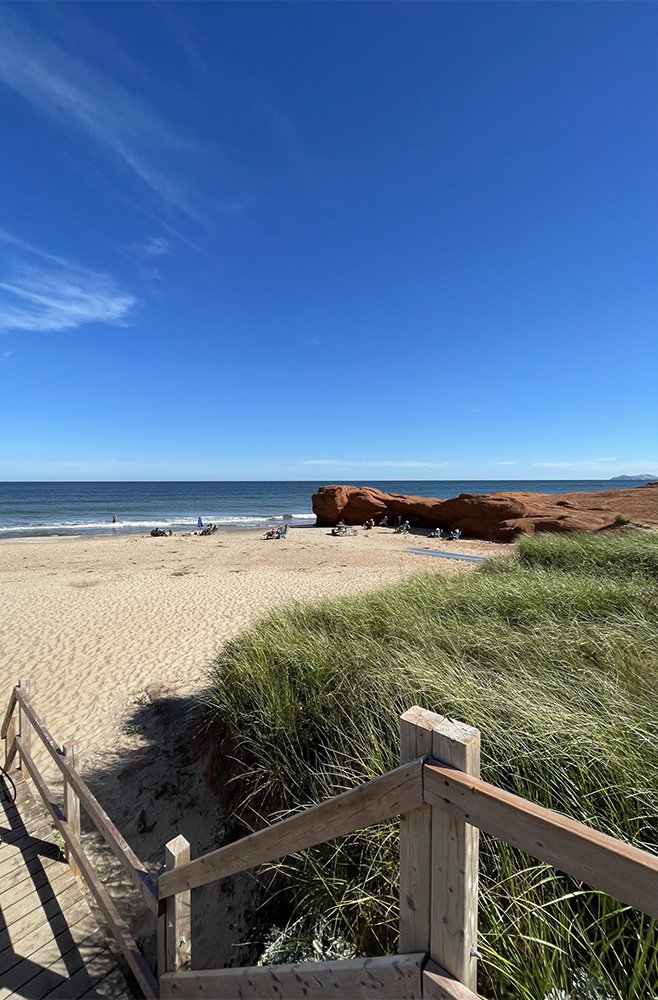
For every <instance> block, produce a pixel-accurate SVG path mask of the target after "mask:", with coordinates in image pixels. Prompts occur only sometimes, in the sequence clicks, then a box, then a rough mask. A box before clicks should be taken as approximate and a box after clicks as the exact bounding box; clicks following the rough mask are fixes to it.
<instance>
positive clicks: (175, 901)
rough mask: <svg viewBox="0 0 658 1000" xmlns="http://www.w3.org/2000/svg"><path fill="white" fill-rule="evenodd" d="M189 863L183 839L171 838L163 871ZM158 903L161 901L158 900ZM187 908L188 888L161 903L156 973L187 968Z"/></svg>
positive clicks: (179, 837) (189, 948)
mask: <svg viewBox="0 0 658 1000" xmlns="http://www.w3.org/2000/svg"><path fill="white" fill-rule="evenodd" d="M189 860H190V845H189V843H188V842H187V840H186V839H185V837H181V836H178V837H174V839H173V840H170V841H169V843H168V844H167V845H166V847H165V869H166V871H168V872H170V871H173V870H174V869H175V868H180V867H181V866H182V865H186V864H187V863H188V862H189ZM161 902H162V901H161ZM191 907H192V893H191V892H190V890H189V889H187V890H186V891H185V892H179V893H177V894H176V895H175V896H169V898H168V899H165V900H164V907H162V913H161V915H159V916H158V924H157V954H158V974H159V975H162V974H163V973H164V972H179V971H181V970H182V969H189V968H190V967H191V934H192V924H191Z"/></svg>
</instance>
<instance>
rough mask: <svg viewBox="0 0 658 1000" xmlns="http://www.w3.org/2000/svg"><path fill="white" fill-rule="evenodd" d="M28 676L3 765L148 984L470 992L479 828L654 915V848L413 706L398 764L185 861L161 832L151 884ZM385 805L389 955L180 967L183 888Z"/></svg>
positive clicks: (170, 993) (292, 991) (186, 936)
mask: <svg viewBox="0 0 658 1000" xmlns="http://www.w3.org/2000/svg"><path fill="white" fill-rule="evenodd" d="M28 690H29V689H28V688H27V687H26V682H21V685H20V686H19V687H18V688H15V689H14V692H13V694H12V698H11V700H10V704H9V707H8V709H7V713H6V715H5V721H4V723H3V726H2V737H3V738H5V739H6V759H7V761H8V765H9V764H11V762H12V761H13V759H14V757H15V755H16V753H17V752H18V754H19V758H20V762H21V765H22V766H23V767H25V769H26V770H27V772H28V774H29V775H30V776H31V777H32V779H33V780H34V782H35V786H36V787H37V790H38V791H39V792H40V794H41V795H42V797H43V799H44V801H45V802H46V805H47V806H48V808H49V810H50V813H51V816H52V817H53V821H54V822H55V825H56V827H57V828H58V829H59V831H60V833H61V834H62V836H63V838H64V841H65V843H66V844H67V847H68V850H69V853H70V859H71V862H72V863H76V864H77V865H78V867H79V870H80V874H81V875H82V876H83V878H85V880H86V881H87V884H88V885H89V888H90V889H91V891H92V893H93V894H94V896H95V897H96V899H97V901H98V902H99V905H100V906H101V909H102V910H103V912H104V913H105V916H106V918H107V920H108V923H109V925H110V927H111V929H112V931H113V933H114V935H115V938H116V939H117V941H118V943H119V945H120V947H121V949H122V951H123V953H124V955H125V956H126V959H127V961H128V963H129V965H130V967H131V969H132V970H133V972H134V973H135V976H136V977H137V980H138V982H139V984H140V986H141V988H142V990H143V992H144V995H145V996H147V997H154V996H158V995H159V996H161V997H162V998H167V997H176V998H183V1000H185V998H188V997H208V998H212V1000H233V998H235V997H240V998H242V997H261V998H265V997H268V998H272V1000H296V998H302V997H305V998H318V1000H322V998H326V997H330V996H331V997H337V996H339V997H346V998H361V997H367V996H368V997H369V996H372V995H373V994H378V995H379V996H381V997H384V998H396V1000H402V998H409V1000H413V998H422V997H432V998H442V1000H478V998H477V993H476V990H477V908H478V837H479V830H484V831H486V832H487V833H489V834H492V835H493V836H495V837H497V838H499V839H501V840H503V841H505V842H506V843H508V844H511V845H512V846H514V847H518V848H520V849H522V850H524V851H526V852H527V853H528V854H530V855H531V856H532V857H534V858H537V859H539V860H541V861H546V862H548V863H549V864H552V865H554V866H555V867H556V868H559V869H560V870H561V871H564V872H567V873H568V874H570V875H572V876H574V877H575V878H578V879H580V880H581V881H583V882H585V883H587V884H588V885H590V886H592V887H593V888H595V889H599V890H602V891H604V892H606V893H609V894H610V895H612V896H614V897H615V898H616V899H618V900H620V901H621V902H623V903H625V904H627V905H628V906H630V907H633V908H635V909H638V910H641V911H642V912H644V913H647V914H648V915H649V916H651V917H658V856H656V855H654V854H650V853H648V852H647V851H642V850H640V849H638V848H636V847H632V846H631V845H629V844H625V843H622V842H621V841H619V840H615V839H614V838H613V837H609V836H607V835H605V834H602V833H599V832H597V831H596V830H593V829H591V828H590V827H588V826H585V825H584V824H583V823H578V822H576V821H575V820H572V819H569V818H568V817H566V816H563V815H561V814H560V813H556V812H553V811H552V810H550V809H545V808H544V807H543V806H539V805H536V804H534V803H532V802H529V801H528V800H526V799H523V798H520V797H519V796H517V795H512V794H511V793H509V792H505V791H503V790H502V789H500V788H498V787H496V786H495V785H490V784H488V783H487V782H485V781H482V780H481V779H480V777H479V757H480V734H479V732H478V731H477V730H476V729H473V728H472V727H470V726H466V725H464V724H462V723H459V722H455V721H454V720H451V719H447V718H444V717H443V716H439V715H435V714H434V713H432V712H427V711H425V710H423V709H421V708H418V707H416V708H412V709H410V710H409V711H408V712H405V714H404V715H403V716H402V718H401V759H402V763H401V766H400V767H398V768H396V769H395V770H394V771H390V772H388V773H387V774H385V775H383V776H382V777H380V778H376V779H375V780H374V781H369V782H366V783H365V784H362V785H359V786H358V787H357V788H354V789H352V790H350V791H348V792H344V793H343V794H342V795H338V796H336V797H335V798H333V799H330V800H328V801H327V802H323V803H322V804H320V805H318V806H314V807H313V808H310V809H307V810H305V811H304V812H302V813H299V814H298V815H296V816H292V817H290V818H288V819H285V820H282V821H281V822H280V823H275V824H274V825H272V826H270V827H267V828H265V829H264V830H260V831H258V832H256V833H253V834H250V835H249V836H247V837H243V838H242V839H241V840H238V841H236V842H235V843H233V844H228V845H226V846H225V847H221V848H219V849H218V850H215V851H211V852H210V853H208V854H205V855H203V856H202V857H200V858H196V859H195V860H193V861H192V860H190V857H189V845H188V844H187V841H186V840H185V839H184V838H183V837H177V838H175V840H173V841H170V843H169V844H167V846H166V854H165V869H166V870H165V872H164V873H163V874H161V875H160V876H159V878H158V881H157V886H155V885H154V884H153V882H152V880H151V879H150V877H149V876H148V873H147V872H146V871H145V869H144V866H143V865H142V864H141V862H140V861H139V859H138V858H137V857H136V856H135V854H134V853H133V852H132V851H131V849H130V847H129V846H128V845H127V844H126V842H125V840H124V839H123V838H122V837H121V834H120V833H119V832H118V830H117V829H116V827H115V826H114V824H113V823H112V821H111V820H110V819H109V817H108V816H107V814H106V813H104V812H103V810H102V809H101V807H100V805H99V804H98V803H97V802H96V800H95V799H94V797H93V796H92V795H91V792H90V791H89V789H88V788H87V786H86V785H85V784H84V782H83V781H82V779H81V778H80V776H79V775H78V773H77V770H76V764H75V760H76V751H75V749H74V747H71V748H69V751H68V753H66V752H65V751H64V749H62V748H59V747H57V744H55V742H54V740H53V739H52V737H51V736H50V733H49V732H48V730H47V729H46V727H45V726H44V725H43V723H42V722H41V720H40V719H39V717H38V716H37V714H36V712H35V711H34V709H33V707H32V705H31V703H30V700H29V697H28V693H27V691H28ZM16 707H18V709H19V720H18V730H17V727H16V720H15V715H14V712H15V709H16ZM26 723H30V724H31V726H32V727H33V728H34V730H35V731H36V732H37V734H38V735H39V737H40V739H41V741H42V742H43V743H44V746H46V749H47V750H48V752H49V753H50V755H51V757H52V758H53V760H54V761H55V763H56V764H57V766H58V767H59V769H60V771H61V772H62V775H63V777H64V782H65V802H66V810H67V811H66V812H64V813H63V812H62V810H61V809H60V808H59V807H58V806H56V805H54V804H53V803H52V801H51V796H50V793H49V791H48V789H47V787H46V786H45V783H44V781H43V779H42V778H41V776H40V774H39V772H38V770H37V768H36V767H35V764H34V761H33V759H32V756H31V752H30V736H29V731H28V729H27V728H26ZM76 802H77V806H76ZM80 803H81V804H82V805H83V806H84V807H85V809H86V810H87V812H88V814H89V816H90V817H91V819H92V821H93V822H94V823H95V825H96V827H97V829H98V830H99V831H100V832H101V834H102V835H103V836H104V837H105V839H106V842H107V843H108V845H109V846H110V848H111V849H112V851H113V852H114V853H115V855H116V856H117V858H119V860H120V861H121V863H122V864H123V866H124V868H126V871H127V872H128V874H129V875H130V877H131V879H132V881H133V883H134V885H135V886H136V888H137V889H138V890H139V892H140V893H141V895H142V899H143V901H144V902H145V903H146V905H147V906H148V907H149V908H150V909H151V911H152V912H153V913H154V914H155V915H156V918H157V970H158V977H157V980H156V979H155V978H154V976H153V974H152V973H151V971H150V969H149V968H148V966H147V964H146V962H145V960H144V958H143V956H142V955H141V954H140V953H139V952H138V951H137V948H136V946H135V944H134V942H133V940H132V938H131V937H130V933H129V931H128V929H127V927H126V926H125V923H124V922H123V921H122V920H121V918H120V916H119V914H118V913H117V911H116V909H115V907H114V905H113V904H112V902H111V900H110V899H109V897H108V896H107V893H106V891H105V889H104V888H103V886H102V885H101V884H100V882H99V881H98V879H97V878H96V876H95V874H94V873H93V870H92V868H91V865H90V864H89V862H88V860H87V859H86V857H85V855H84V852H83V850H82V847H81V844H80V836H79V812H77V813H76V809H78V810H79V804H80ZM393 816H400V954H399V955H393V956H385V957H377V958H367V959H356V960H353V961H339V962H315V963H309V964H297V965H290V966H264V967H260V966H259V967H253V968H240V969H213V970H206V971H191V969H190V965H191V922H190V903H191V891H192V889H194V888H197V887H198V886H202V885H207V884H208V883H209V882H214V881H216V880H217V879H221V878H225V877H227V876H228V875H236V874H238V873H240V872H243V871H246V870H248V869H250V868H253V867H255V866H257V865H261V864H263V863H267V862H271V861H274V860H276V859H277V858H280V857H283V856H284V855H286V854H290V853H292V852H296V851H301V850H305V849H306V848H309V847H313V846H315V845H317V844H320V843H323V842H324V841H327V840H331V839H333V838H335V837H340V836H343V835H345V834H349V833H352V832H355V831H357V830H360V829H363V828H365V827H368V826H372V825H374V824H376V823H380V822H382V821H383V820H386V819H389V818H391V817H393ZM76 817H77V818H76Z"/></svg>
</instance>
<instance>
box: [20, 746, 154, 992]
mask: <svg viewBox="0 0 658 1000" xmlns="http://www.w3.org/2000/svg"><path fill="white" fill-rule="evenodd" d="M17 739H18V740H19V744H20V737H17ZM19 750H20V752H21V754H22V756H23V759H24V762H25V766H26V768H27V769H28V771H29V773H30V776H31V778H32V780H33V781H34V785H35V787H36V789H37V791H38V792H39V794H40V795H41V798H42V799H43V801H44V803H45V805H46V807H47V808H48V811H49V812H50V815H51V816H52V819H53V822H54V824H55V826H56V827H57V829H58V830H59V832H60V833H61V835H62V837H63V838H64V841H65V843H66V844H67V845H68V848H69V850H70V851H71V853H72V854H73V856H74V857H75V860H76V862H77V865H78V868H79V869H80V874H81V875H82V877H83V878H84V880H85V882H86V883H87V886H88V887H89V891H90V892H91V894H92V895H93V897H94V899H95V900H96V902H97V903H98V906H99V907H100V909H101V911H102V913H103V916H104V917H105V919H106V921H107V924H108V927H109V928H110V930H111V932H112V934H113V936H114V939H115V941H116V942H117V944H118V945H119V948H120V949H121V952H122V954H123V956H124V958H125V959H126V961H127V962H128V965H129V966H130V968H131V969H132V972H133V974H134V976H135V978H136V979H137V982H138V983H139V986H140V989H141V990H142V992H143V994H144V996H145V997H147V1000H150V998H153V1000H155V998H156V997H157V996H158V984H157V981H156V980H155V977H154V976H153V973H152V972H151V969H150V967H149V965H148V963H147V962H146V960H145V958H144V956H143V955H142V953H141V952H140V950H139V949H138V947H137V945H136V944H135V941H134V939H133V937H132V934H131V933H130V929H129V927H128V924H127V923H126V922H125V920H124V919H123V917H122V916H121V915H120V913H119V911H118V910H117V908H116V907H115V905H114V903H113V902H112V900H111V899H110V896H109V894H108V892H107V889H106V888H105V886H104V885H103V884H102V883H101V882H100V880H99V879H98V876H97V875H96V872H95V871H94V869H93V867H92V865H91V863H90V861H89V859H88V858H87V856H86V854H85V853H84V851H83V849H82V845H81V844H80V842H79V841H78V840H76V839H75V837H73V836H72V835H71V832H70V830H69V825H68V823H67V822H66V820H65V818H64V814H63V813H62V810H61V809H60V807H59V806H58V805H57V803H55V802H52V801H51V799H50V794H49V791H48V788H47V786H46V783H45V782H44V780H43V778H42V777H41V775H40V773H39V771H38V769H37V766H36V764H35V763H34V761H33V760H32V758H31V757H30V755H29V754H28V753H26V751H25V748H24V747H23V746H21V745H19Z"/></svg>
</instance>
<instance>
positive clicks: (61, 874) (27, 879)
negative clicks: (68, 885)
mask: <svg viewBox="0 0 658 1000" xmlns="http://www.w3.org/2000/svg"><path fill="white" fill-rule="evenodd" d="M62 879H68V882H70V879H71V873H70V872H69V870H68V868H66V867H65V866H64V865H62V864H61V863H60V864H58V865H57V866H56V867H53V866H52V865H51V866H50V867H48V868H37V869H36V871H35V872H34V873H33V874H32V875H31V874H30V872H28V871H27V870H26V871H25V872H24V878H23V879H21V881H20V882H15V883H13V884H12V885H9V886H5V883H4V881H3V883H2V891H1V893H0V900H1V901H2V916H3V917H5V918H6V916H7V910H8V909H9V907H10V906H13V904H14V903H15V902H17V900H20V899H24V898H25V897H27V896H37V898H39V899H40V898H41V892H43V891H44V890H45V889H47V888H48V887H49V886H56V885H59V884H61V881H62ZM0 919H1V918H0Z"/></svg>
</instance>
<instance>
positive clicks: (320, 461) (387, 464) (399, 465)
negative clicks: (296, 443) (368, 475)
mask: <svg viewBox="0 0 658 1000" xmlns="http://www.w3.org/2000/svg"><path fill="white" fill-rule="evenodd" d="M297 464H298V465H340V466H342V467H350V468H352V467H354V466H368V468H371V469H372V468H376V469H379V468H382V469H384V468H386V469H445V468H446V467H447V466H449V465H452V464H453V463H451V462H411V461H404V462H399V461H394V460H391V461H389V460H377V461H373V460H372V459H363V460H356V459H348V460H345V459H342V458H306V459H303V460H301V461H299V462H298V463H297Z"/></svg>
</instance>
